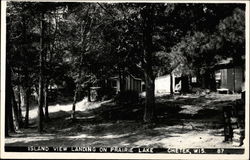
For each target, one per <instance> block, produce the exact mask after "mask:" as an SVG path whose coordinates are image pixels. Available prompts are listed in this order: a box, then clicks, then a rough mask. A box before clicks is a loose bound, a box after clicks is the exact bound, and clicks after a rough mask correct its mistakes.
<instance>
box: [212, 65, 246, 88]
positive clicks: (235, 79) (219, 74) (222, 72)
mask: <svg viewBox="0 0 250 160" xmlns="http://www.w3.org/2000/svg"><path fill="white" fill-rule="evenodd" d="M243 74H244V73H243V70H242V68H241V67H239V66H233V67H228V68H221V69H218V70H216V71H215V80H216V85H217V87H216V88H217V91H223V90H224V91H226V92H227V93H230V92H233V93H235V92H237V93H239V92H241V91H242V85H243Z"/></svg>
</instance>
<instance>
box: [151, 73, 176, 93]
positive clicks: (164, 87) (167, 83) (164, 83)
mask: <svg viewBox="0 0 250 160" xmlns="http://www.w3.org/2000/svg"><path fill="white" fill-rule="evenodd" d="M171 78H172V84H171ZM179 83H180V84H179V86H180V85H181V82H179ZM171 87H172V88H173V91H174V90H175V89H174V88H175V77H174V76H172V77H171V76H170V74H167V75H164V76H159V77H156V78H155V93H156V94H168V93H169V94H170V93H171ZM176 90H178V89H177V88H176Z"/></svg>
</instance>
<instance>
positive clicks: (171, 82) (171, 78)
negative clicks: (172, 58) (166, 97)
mask: <svg viewBox="0 0 250 160" xmlns="http://www.w3.org/2000/svg"><path fill="white" fill-rule="evenodd" d="M170 94H171V95H173V94H174V91H173V75H172V73H170Z"/></svg>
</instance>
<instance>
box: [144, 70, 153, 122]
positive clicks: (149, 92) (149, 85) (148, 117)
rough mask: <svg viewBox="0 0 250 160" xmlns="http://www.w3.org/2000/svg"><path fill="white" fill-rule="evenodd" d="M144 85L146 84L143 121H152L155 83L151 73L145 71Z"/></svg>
mask: <svg viewBox="0 0 250 160" xmlns="http://www.w3.org/2000/svg"><path fill="white" fill-rule="evenodd" d="M145 85H146V99H145V101H146V102H145V110H144V116H143V121H144V122H146V123H147V122H149V123H150V122H153V121H154V118H155V117H154V116H155V115H154V109H155V92H154V91H155V84H154V78H153V76H152V75H148V74H147V73H145Z"/></svg>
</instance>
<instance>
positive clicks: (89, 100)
mask: <svg viewBox="0 0 250 160" xmlns="http://www.w3.org/2000/svg"><path fill="white" fill-rule="evenodd" d="M90 87H91V85H89V86H88V102H91V96H90Z"/></svg>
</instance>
